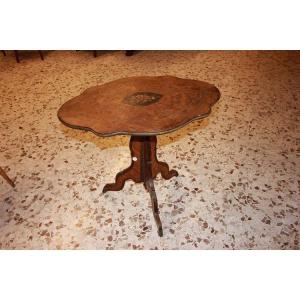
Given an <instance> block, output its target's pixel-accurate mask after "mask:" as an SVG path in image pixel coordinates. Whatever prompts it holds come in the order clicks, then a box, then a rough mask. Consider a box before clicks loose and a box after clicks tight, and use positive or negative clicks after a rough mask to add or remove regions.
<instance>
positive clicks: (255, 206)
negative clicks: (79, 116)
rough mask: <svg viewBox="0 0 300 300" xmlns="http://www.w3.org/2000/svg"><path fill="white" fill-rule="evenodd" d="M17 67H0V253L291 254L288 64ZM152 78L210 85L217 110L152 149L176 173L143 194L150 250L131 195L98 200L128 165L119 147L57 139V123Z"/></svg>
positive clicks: (241, 57) (295, 122)
mask: <svg viewBox="0 0 300 300" xmlns="http://www.w3.org/2000/svg"><path fill="white" fill-rule="evenodd" d="M20 58H21V63H20V64H17V63H16V62H15V60H14V57H13V55H12V53H11V52H10V53H8V56H6V57H3V56H2V55H1V54H0V102H1V106H0V110H1V114H0V116H1V117H0V124H1V127H0V133H1V140H0V151H1V153H0V165H1V166H2V167H3V168H4V169H5V170H6V171H7V173H8V175H9V176H10V177H11V178H13V179H14V180H15V183H16V187H15V188H11V187H10V186H9V185H8V184H7V183H6V182H5V181H4V180H3V179H2V178H0V248H1V249H299V248H300V246H299V226H300V225H299V222H300V220H299V215H300V212H299V199H300V197H299V177H300V168H299V143H300V131H299V103H298V102H299V97H300V71H299V70H300V52H284V51H282V52H274V51H272V52H266V51H260V52H259V51H249V52H234V51H225V52H224V51H191V52H187V51H142V52H138V53H137V54H136V55H134V56H132V57H126V56H125V55H124V52H121V51H111V52H99V56H98V57H97V58H94V57H93V55H92V52H86V51H81V52H75V51H49V52H47V53H45V61H41V60H40V58H39V56H38V53H34V52H29V53H22V52H21V54H20ZM164 74H169V75H175V76H178V77H184V78H191V79H199V80H204V81H208V82H210V83H214V84H215V85H216V86H217V87H218V88H219V89H220V91H221V93H222V97H221V99H220V101H219V102H218V103H217V104H216V105H215V106H214V108H213V111H212V113H211V115H210V117H209V118H207V119H205V120H204V121H196V122H194V123H192V124H190V125H188V126H186V127H185V128H183V129H181V130H179V131H177V132H175V133H172V134H168V135H165V136H160V137H159V138H158V152H159V153H158V155H159V158H160V159H161V160H164V161H167V162H168V164H169V165H170V167H172V168H175V169H176V170H178V172H179V176H178V177H177V178H172V179H171V180H168V181H165V180H162V179H161V177H159V178H158V179H157V180H156V181H155V186H156V191H157V195H158V199H159V203H160V211H161V219H162V223H163V228H164V236H163V237H162V238H160V237H158V235H157V232H156V226H155V223H154V220H153V216H152V211H151V206H150V197H149V195H148V194H147V193H146V192H145V190H144V187H143V185H142V184H133V182H131V181H129V182H127V183H126V185H125V187H124V190H123V191H120V192H108V193H106V194H105V195H103V194H102V192H101V191H102V188H103V186H104V184H105V183H108V182H112V181H113V180H114V176H115V174H116V173H117V172H118V171H120V170H122V169H123V168H125V167H127V166H128V165H129V164H130V156H129V150H128V142H129V138H128V137H126V136H117V137H111V138H100V137H96V136H94V135H93V134H92V133H85V132H82V131H77V130H73V129H70V128H67V127H65V126H63V125H62V124H61V123H60V122H59V121H58V119H57V117H56V112H57V109H58V108H59V107H60V105H61V104H62V103H64V102H65V101H67V100H68V99H69V98H71V97H73V96H76V95H77V94H79V93H80V92H82V91H83V90H84V89H86V88H88V87H90V86H93V85H96V84H102V83H105V82H108V81H111V80H114V79H117V78H121V77H126V76H134V75H164ZM297 153H298V157H297ZM297 159H298V160H297Z"/></svg>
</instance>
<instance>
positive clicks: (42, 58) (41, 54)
mask: <svg viewBox="0 0 300 300" xmlns="http://www.w3.org/2000/svg"><path fill="white" fill-rule="evenodd" d="M39 54H40V57H41V60H44V56H43V52H42V51H41V50H39Z"/></svg>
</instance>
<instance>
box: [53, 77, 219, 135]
mask: <svg viewBox="0 0 300 300" xmlns="http://www.w3.org/2000/svg"><path fill="white" fill-rule="evenodd" d="M219 98H220V92H219V90H218V89H217V88H216V87H215V86H214V85H212V84H209V83H206V82H203V81H198V80H190V79H182V78H177V77H173V76H144V77H127V78H123V79H118V80H115V81H112V82H108V83H106V84H103V85H100V86H95V87H91V88H89V89H87V90H85V91H84V92H83V93H82V94H80V95H79V96H77V97H75V98H73V99H71V100H69V101H67V102H66V103H64V104H63V105H62V106H61V108H60V109H59V111H58V118H59V120H60V121H61V122H62V123H64V124H65V125H67V126H69V127H72V128H77V129H83V130H89V131H92V132H94V133H95V134H97V135H100V136H111V135H116V134H128V135H158V134H163V133H167V132H171V131H174V130H176V129H179V128H181V127H183V126H184V125H186V124H188V123H189V122H191V121H193V120H196V119H201V118H205V117H207V116H208V115H209V113H210V111H211V106H212V105H213V104H214V103H215V102H216V101H218V99H219Z"/></svg>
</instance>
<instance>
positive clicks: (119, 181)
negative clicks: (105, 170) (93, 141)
mask: <svg viewBox="0 0 300 300" xmlns="http://www.w3.org/2000/svg"><path fill="white" fill-rule="evenodd" d="M133 175H134V168H133V164H132V165H131V166H130V167H129V168H127V169H125V170H123V171H121V172H119V173H118V174H117V175H116V179H115V182H114V183H107V184H106V185H105V186H104V188H103V190H102V192H103V193H106V192H108V191H120V190H122V189H123V187H124V185H125V181H126V180H128V179H133Z"/></svg>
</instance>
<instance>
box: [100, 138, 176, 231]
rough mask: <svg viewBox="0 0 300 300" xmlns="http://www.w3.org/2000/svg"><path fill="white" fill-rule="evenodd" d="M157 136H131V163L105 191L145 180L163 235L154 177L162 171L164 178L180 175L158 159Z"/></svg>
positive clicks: (156, 220) (117, 189)
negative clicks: (130, 181) (127, 183)
mask: <svg viewBox="0 0 300 300" xmlns="http://www.w3.org/2000/svg"><path fill="white" fill-rule="evenodd" d="M156 144H157V138H156V136H131V138H130V143H129V148H130V152H131V165H130V166H129V167H128V168H127V169H125V170H123V171H121V172H119V173H118V174H117V175H116V179H115V182H114V183H109V184H106V185H105V186H104V188H103V193H106V192H108V191H120V190H122V189H123V187H124V185H125V181H126V180H128V179H132V180H133V181H134V182H136V183H141V182H143V184H144V187H145V189H146V191H148V192H149V194H150V198H151V204H152V211H153V216H154V219H155V223H156V225H157V228H158V235H159V236H162V235H163V230H162V224H161V220H160V217H159V209H158V204H157V197H156V192H155V188H154V183H153V179H154V178H155V177H156V176H157V174H158V173H161V175H162V177H163V178H164V179H170V178H172V177H173V176H178V172H177V171H175V170H169V166H168V164H167V163H165V162H161V161H158V159H157V156H156Z"/></svg>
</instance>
